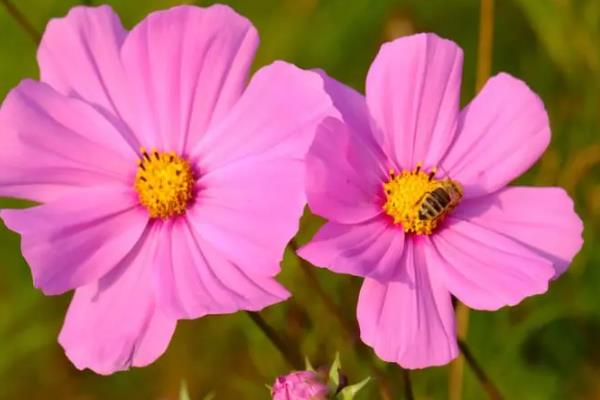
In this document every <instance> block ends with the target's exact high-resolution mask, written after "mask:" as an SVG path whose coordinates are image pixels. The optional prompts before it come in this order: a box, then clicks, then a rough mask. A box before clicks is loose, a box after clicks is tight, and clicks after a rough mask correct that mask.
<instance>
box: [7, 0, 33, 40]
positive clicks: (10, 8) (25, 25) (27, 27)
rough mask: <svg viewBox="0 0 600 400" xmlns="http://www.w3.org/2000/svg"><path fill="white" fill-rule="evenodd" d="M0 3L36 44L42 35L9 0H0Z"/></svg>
mask: <svg viewBox="0 0 600 400" xmlns="http://www.w3.org/2000/svg"><path fill="white" fill-rule="evenodd" d="M0 4H2V5H3V6H4V8H5V9H6V11H7V12H8V14H10V16H11V17H12V18H13V19H14V20H15V21H16V22H17V24H19V26H20V27H21V28H22V29H23V30H24V31H25V32H26V33H27V35H28V36H29V37H30V38H31V39H32V40H33V41H34V43H35V44H38V43H39V42H40V40H41V38H42V37H41V35H40V33H39V32H38V31H37V29H35V27H34V26H33V24H32V23H31V22H30V21H29V20H28V19H27V17H26V16H25V15H24V14H23V13H22V12H21V11H19V9H18V8H17V7H16V6H15V5H14V4H13V3H12V2H11V1H10V0H0Z"/></svg>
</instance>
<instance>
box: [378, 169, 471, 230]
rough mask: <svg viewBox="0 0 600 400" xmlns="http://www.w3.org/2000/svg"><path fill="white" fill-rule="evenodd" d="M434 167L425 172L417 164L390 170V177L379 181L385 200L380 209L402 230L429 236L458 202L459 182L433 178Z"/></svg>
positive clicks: (461, 192)
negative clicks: (397, 170) (399, 169)
mask: <svg viewBox="0 0 600 400" xmlns="http://www.w3.org/2000/svg"><path fill="white" fill-rule="evenodd" d="M435 172H436V169H435V168H433V169H432V170H431V172H429V173H426V172H425V171H422V170H421V165H420V164H417V168H415V169H414V170H412V171H408V170H402V172H400V173H399V174H398V173H396V172H395V171H394V170H391V171H390V180H389V181H388V182H386V183H384V184H383V189H384V191H385V196H386V202H385V204H384V205H383V210H384V211H385V212H386V213H387V214H388V215H389V216H390V217H392V218H393V220H394V223H395V224H401V225H402V228H403V229H404V232H407V233H411V232H412V233H415V234H417V235H431V233H432V232H433V231H434V230H435V228H436V227H437V226H438V225H439V223H440V222H441V221H442V220H443V219H444V218H445V217H446V215H448V213H449V212H450V211H452V210H453V209H454V208H455V207H456V206H457V205H458V203H459V202H460V199H461V198H462V195H463V191H462V187H461V185H460V184H459V183H458V182H456V181H453V180H451V179H449V178H446V179H442V180H437V179H434V178H433V176H434V175H435Z"/></svg>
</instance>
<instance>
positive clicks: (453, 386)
mask: <svg viewBox="0 0 600 400" xmlns="http://www.w3.org/2000/svg"><path fill="white" fill-rule="evenodd" d="M493 36H494V0H481V8H480V13H479V44H478V48H477V75H476V77H475V90H476V92H479V90H481V88H482V87H483V85H485V82H486V81H487V79H488V77H489V76H490V72H491V69H492V43H493ZM469 313H470V311H469V308H468V307H467V306H465V305H464V304H462V303H458V304H457V306H456V327H457V329H456V330H457V336H458V339H459V340H462V341H463V343H464V341H465V340H466V339H467V333H468V331H469ZM464 363H465V360H464V358H463V357H462V356H459V357H458V358H457V359H456V360H455V361H454V362H453V363H452V364H451V365H450V372H449V379H448V399H449V400H461V399H462V387H463V374H464Z"/></svg>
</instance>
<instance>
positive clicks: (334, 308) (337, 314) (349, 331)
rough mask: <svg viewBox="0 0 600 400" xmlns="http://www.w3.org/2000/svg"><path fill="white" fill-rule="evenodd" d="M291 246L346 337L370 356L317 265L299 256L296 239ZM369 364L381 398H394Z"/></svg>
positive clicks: (389, 399) (372, 365)
mask: <svg viewBox="0 0 600 400" xmlns="http://www.w3.org/2000/svg"><path fill="white" fill-rule="evenodd" d="M290 248H291V250H292V252H293V253H294V255H295V256H296V259H297V260H298V262H299V264H300V268H301V269H302V271H303V272H304V274H305V275H306V278H307V280H308V282H309V284H310V285H311V287H312V289H313V291H314V292H315V293H316V295H317V296H318V297H319V298H320V299H321V301H322V302H323V304H324V305H325V307H326V308H327V310H328V311H329V313H330V314H331V315H332V316H333V317H334V318H335V319H336V320H337V321H338V323H339V324H340V326H341V327H342V331H343V332H344V335H345V336H346V339H347V340H348V341H349V342H350V345H351V346H352V347H354V348H356V350H357V352H358V353H359V355H360V356H361V357H364V358H368V357H367V355H366V354H365V350H366V348H365V347H364V346H356V347H355V343H356V341H357V339H358V335H357V334H356V327H355V325H354V324H353V323H352V322H350V321H348V320H347V319H346V318H344V315H343V313H342V311H341V310H340V308H339V307H338V305H337V304H336V303H335V302H334V301H333V300H332V299H331V297H330V296H329V294H328V293H327V292H326V291H325V289H323V287H322V286H321V283H320V282H319V280H318V278H317V277H316V275H315V273H314V268H315V267H314V266H312V265H311V264H310V263H309V262H308V261H306V260H304V259H303V258H300V257H298V256H297V254H296V251H297V250H298V243H297V242H296V240H295V239H293V240H292V241H291V242H290ZM367 366H368V368H369V370H370V372H371V374H372V375H373V378H375V381H377V383H378V385H379V394H380V396H381V399H382V400H392V399H393V398H394V397H393V396H392V390H391V388H390V385H389V384H388V382H387V380H386V379H385V376H384V374H383V373H382V372H381V371H380V370H379V368H377V367H376V366H375V365H374V364H373V363H371V362H369V363H368V364H367ZM409 379H410V378H409ZM411 399H412V398H411Z"/></svg>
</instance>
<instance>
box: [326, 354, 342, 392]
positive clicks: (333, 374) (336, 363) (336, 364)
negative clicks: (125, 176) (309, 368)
mask: <svg viewBox="0 0 600 400" xmlns="http://www.w3.org/2000/svg"><path fill="white" fill-rule="evenodd" d="M341 369H342V363H341V361H340V353H339V352H337V353H335V360H333V364H331V368H329V382H327V385H328V386H329V389H330V391H331V393H335V391H336V390H337V388H338V386H339V384H340V370H341Z"/></svg>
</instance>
